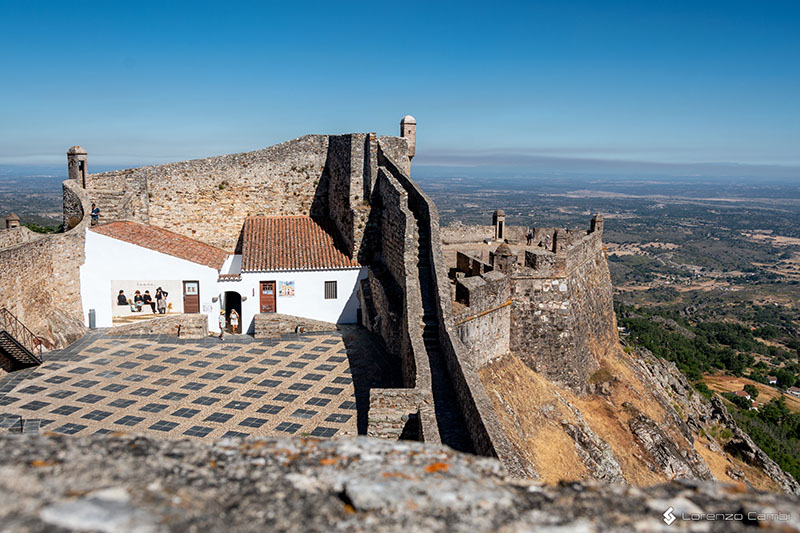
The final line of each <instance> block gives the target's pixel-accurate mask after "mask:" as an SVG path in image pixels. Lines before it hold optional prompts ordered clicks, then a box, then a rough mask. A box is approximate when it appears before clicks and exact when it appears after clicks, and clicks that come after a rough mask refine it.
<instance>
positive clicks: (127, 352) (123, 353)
mask: <svg viewBox="0 0 800 533" xmlns="http://www.w3.org/2000/svg"><path fill="white" fill-rule="evenodd" d="M132 353H133V352H132V351H130V350H117V351H116V352H114V353H112V354H111V355H115V356H117V357H125V356H126V355H130V354H132Z"/></svg>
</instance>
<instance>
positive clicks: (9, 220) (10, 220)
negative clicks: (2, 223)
mask: <svg viewBox="0 0 800 533" xmlns="http://www.w3.org/2000/svg"><path fill="white" fill-rule="evenodd" d="M18 227H19V217H18V216H17V215H15V214H14V213H11V214H9V215H8V216H7V217H6V229H14V228H18Z"/></svg>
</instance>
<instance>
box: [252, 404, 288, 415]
mask: <svg viewBox="0 0 800 533" xmlns="http://www.w3.org/2000/svg"><path fill="white" fill-rule="evenodd" d="M281 411H283V406H282V405H270V404H265V405H262V406H261V407H260V408H259V409H258V412H259V413H266V414H269V415H277V414H278V413H280V412H281Z"/></svg>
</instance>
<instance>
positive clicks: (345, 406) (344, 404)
mask: <svg viewBox="0 0 800 533" xmlns="http://www.w3.org/2000/svg"><path fill="white" fill-rule="evenodd" d="M339 409H350V410H351V411H355V410H356V409H357V407H356V402H354V401H351V400H347V401H344V402H342V404H341V405H340V406H339Z"/></svg>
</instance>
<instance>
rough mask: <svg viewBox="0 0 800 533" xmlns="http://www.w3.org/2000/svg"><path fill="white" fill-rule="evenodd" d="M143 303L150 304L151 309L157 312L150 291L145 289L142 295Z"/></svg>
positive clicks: (154, 312)
mask: <svg viewBox="0 0 800 533" xmlns="http://www.w3.org/2000/svg"><path fill="white" fill-rule="evenodd" d="M142 303H144V305H149V306H150V309H152V310H153V314H156V303H155V302H154V301H153V297H152V296H150V291H144V296H142Z"/></svg>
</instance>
